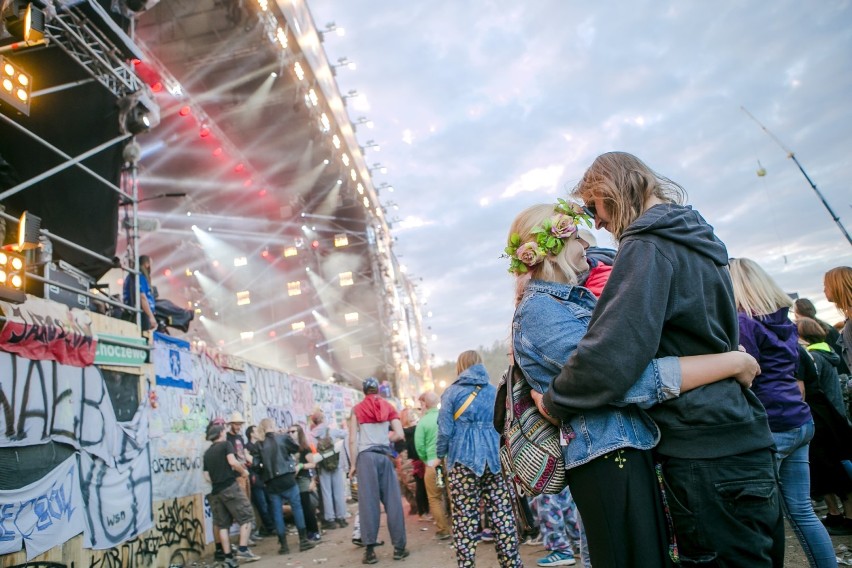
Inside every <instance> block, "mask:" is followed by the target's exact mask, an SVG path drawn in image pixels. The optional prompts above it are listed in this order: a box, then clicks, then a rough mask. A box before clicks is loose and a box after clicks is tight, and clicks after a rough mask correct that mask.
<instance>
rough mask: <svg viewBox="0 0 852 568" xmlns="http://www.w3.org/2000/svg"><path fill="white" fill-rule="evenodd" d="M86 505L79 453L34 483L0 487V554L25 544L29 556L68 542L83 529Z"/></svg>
mask: <svg viewBox="0 0 852 568" xmlns="http://www.w3.org/2000/svg"><path fill="white" fill-rule="evenodd" d="M85 506H86V505H85V502H84V501H83V497H82V495H81V492H80V472H79V467H78V464H77V457H76V456H71V457H70V458H68V459H67V460H65V461H64V462H62V464H60V465H59V466H58V467H56V468H55V469H54V470H53V471H51V472H50V473H48V474H47V475H45V476H44V477H43V478H41V479H40V480H38V481H36V482H35V483H31V484H30V485H27V486H26V487H22V488H20V489H13V490H9V491H0V554H8V553H11V552H17V551H19V550H20V549H21V545H22V544H23V545H24V546H25V547H26V553H27V560H30V559H32V558H34V557H36V556H38V555H39V554H41V553H43V552H45V551H47V550H50V549H51V548H53V547H54V546H58V545H60V544H62V543H63V542H66V541H67V540H69V539H71V538H72V537H74V536H75V535H78V534H80V533H81V532H83V527H84V526H85V513H84V510H85Z"/></svg>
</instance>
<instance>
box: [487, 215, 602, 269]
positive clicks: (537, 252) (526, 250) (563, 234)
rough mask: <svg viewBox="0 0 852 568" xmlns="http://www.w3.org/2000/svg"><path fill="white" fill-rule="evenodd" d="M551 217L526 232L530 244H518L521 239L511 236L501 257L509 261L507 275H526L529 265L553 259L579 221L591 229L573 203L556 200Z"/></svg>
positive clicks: (584, 216) (576, 227) (588, 218)
mask: <svg viewBox="0 0 852 568" xmlns="http://www.w3.org/2000/svg"><path fill="white" fill-rule="evenodd" d="M553 211H554V213H555V214H554V215H553V216H552V217H550V218H548V219H545V220H544V222H542V224H541V225H538V226H536V227H534V228H533V230H532V231H530V232H531V233H532V234H533V235H535V240H534V241H528V242H526V243H523V244H521V236H520V235H519V234H518V233H512V234H511V235H510V236H509V245H508V246H507V247H506V248H505V249H504V251H505V253H506V254H505V255H504V257H508V258H509V272H511V273H512V274H515V275H518V274H526V273H527V272H528V271H529V267H530V266H535V265H536V264H538V263H540V262H542V261H543V260H544V258H545V257H546V256H547V255H552V256H556V255H558V254H559V253H560V252H562V249H563V248H565V240H566V239H568V238H569V237H570V236H571V235H573V234H575V233H576V232H577V229H578V228H579V227H578V225H579V224H580V222H583V223H585V224H586V225H587V226H588V227H589V228H591V227H592V218H591V217H590V216H589V215H588V214H586V212H585V211H584V210H583V207H582V206H580V205H579V204H577V203H568V202H567V201H565V200H564V199H557V204H556V206H555V207H554V208H553Z"/></svg>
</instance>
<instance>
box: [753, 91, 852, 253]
mask: <svg viewBox="0 0 852 568" xmlns="http://www.w3.org/2000/svg"><path fill="white" fill-rule="evenodd" d="M740 108H741V109H742V110H743V112H744V113H746V114H747V115H748V117H749V118H750V119H752V120H753V121H755V122H756V123H757V125H758V126H759V127H760V128H762V129H763V131H764V132H766V133H767V134H768V135H769V137H770V138H772V139H773V140H774V141H775V143H776V144H778V146H780V147H781V149H782V150H784V151H785V152H786V153H787V157H788V158H790V159H791V160H793V161H794V162H795V163H796V166H798V168H799V171H800V172H802V175H803V176H805V179H806V180H808V183H809V184H811V187H812V188H813V190H814V192H816V194H817V197H819V200H820V201H822V204H823V205H825V208H826V209H827V210H828V214H829V215H831V218H832V219H834V222H835V223H837V226H838V227H840V230H841V231H842V232H843V235H844V236H845V237H846V240H847V241H848V242H849V244H850V245H852V237H850V236H849V232H848V231H847V230H846V227H844V226H843V223H841V222H840V217H838V216H837V214H836V213H835V212H834V209H832V208H831V205H829V204H828V201H826V200H825V197H824V196H823V195H822V192H821V191H820V190H819V188H817V186H816V184H815V183H814V182H813V181H812V180H811V178H810V176H808V173H807V172H806V171H805V168H803V167H802V164H800V163H799V160H797V159H796V154H794V153H793V151H792V150H790V149H789V148H787V147H786V146H784V144H782V143H781V141H780V140H779V139H778V137H777V136H775V135H774V134H772V133H771V132H770V131H769V129H768V128H766V127H765V126H763V124H762V123H761V122H760V121H759V120H757V119H756V118H755V117H754V116H753V115H752V114H751V113H750V112H749V111H748V110H746V108H745V107H744V106H740Z"/></svg>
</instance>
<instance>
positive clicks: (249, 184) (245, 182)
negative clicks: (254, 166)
mask: <svg viewBox="0 0 852 568" xmlns="http://www.w3.org/2000/svg"><path fill="white" fill-rule="evenodd" d="M252 183H254V182H253V181H252V179H251V178H249V179H247V180H246V181H244V182H243V187H251V184H252Z"/></svg>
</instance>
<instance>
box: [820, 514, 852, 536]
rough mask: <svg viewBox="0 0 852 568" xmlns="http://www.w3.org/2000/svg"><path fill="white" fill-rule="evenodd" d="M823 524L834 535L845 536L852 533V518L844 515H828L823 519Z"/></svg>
mask: <svg viewBox="0 0 852 568" xmlns="http://www.w3.org/2000/svg"><path fill="white" fill-rule="evenodd" d="M822 524H823V525H825V529H826V530H827V531H828V534H830V535H834V536H843V535H850V534H852V519H847V518H846V517H844V516H843V515H826V516H825V517H823V519H822Z"/></svg>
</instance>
